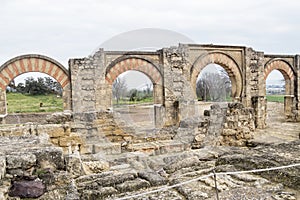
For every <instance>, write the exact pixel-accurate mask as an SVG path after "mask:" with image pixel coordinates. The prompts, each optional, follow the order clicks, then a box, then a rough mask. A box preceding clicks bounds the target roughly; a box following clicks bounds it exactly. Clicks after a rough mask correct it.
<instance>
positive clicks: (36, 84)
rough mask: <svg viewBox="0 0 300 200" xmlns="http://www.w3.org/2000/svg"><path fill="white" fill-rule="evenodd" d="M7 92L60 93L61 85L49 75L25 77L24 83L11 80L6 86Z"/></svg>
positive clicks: (30, 93) (31, 93)
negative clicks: (35, 77)
mask: <svg viewBox="0 0 300 200" xmlns="http://www.w3.org/2000/svg"><path fill="white" fill-rule="evenodd" d="M7 92H18V93H22V94H29V95H47V94H57V95H62V88H61V85H60V84H59V83H58V82H57V81H55V80H53V79H52V78H50V77H38V78H37V79H34V78H33V77H27V78H26V79H25V82H24V83H19V84H18V85H16V84H15V81H14V80H13V81H12V82H11V83H10V84H9V85H8V88H7Z"/></svg>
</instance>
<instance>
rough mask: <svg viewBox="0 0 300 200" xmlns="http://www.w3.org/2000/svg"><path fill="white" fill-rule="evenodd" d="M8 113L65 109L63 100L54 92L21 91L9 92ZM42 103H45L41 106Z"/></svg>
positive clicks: (7, 96)
mask: <svg viewBox="0 0 300 200" xmlns="http://www.w3.org/2000/svg"><path fill="white" fill-rule="evenodd" d="M6 100H7V111H8V113H33V112H59V111H62V110H63V100H62V98H61V97H57V96H56V95H54V94H51V95H27V94H20V93H11V92H10V93H7V94H6ZM40 103H42V104H43V106H42V107H40Z"/></svg>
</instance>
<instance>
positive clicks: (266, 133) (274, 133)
mask: <svg viewBox="0 0 300 200" xmlns="http://www.w3.org/2000/svg"><path fill="white" fill-rule="evenodd" d="M299 134H300V123H299V122H285V117H284V110H283V104H282V103H276V102H269V103H268V105H267V128H266V129H262V130H260V129H256V131H255V135H254V137H255V138H254V140H255V141H258V142H263V143H281V142H284V141H293V140H297V139H299V136H300V135H299Z"/></svg>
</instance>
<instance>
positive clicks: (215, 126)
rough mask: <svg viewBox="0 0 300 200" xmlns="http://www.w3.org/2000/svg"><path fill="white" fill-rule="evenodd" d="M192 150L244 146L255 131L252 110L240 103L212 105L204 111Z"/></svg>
mask: <svg viewBox="0 0 300 200" xmlns="http://www.w3.org/2000/svg"><path fill="white" fill-rule="evenodd" d="M204 116H205V117H204V119H202V121H200V122H199V123H198V129H197V132H198V133H197V134H196V136H195V138H194V141H193V143H192V148H201V147H203V146H206V145H229V146H245V145H246V143H247V141H248V140H250V139H252V138H253V131H254V130H255V123H254V120H255V119H254V110H253V109H252V108H245V107H244V106H243V104H241V103H228V104H227V103H225V104H224V103H222V104H214V105H212V106H211V109H210V110H205V111H204Z"/></svg>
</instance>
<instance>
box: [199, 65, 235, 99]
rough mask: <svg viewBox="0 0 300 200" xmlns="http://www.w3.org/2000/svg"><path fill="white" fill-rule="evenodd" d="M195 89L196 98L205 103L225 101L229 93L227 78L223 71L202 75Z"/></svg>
mask: <svg viewBox="0 0 300 200" xmlns="http://www.w3.org/2000/svg"><path fill="white" fill-rule="evenodd" d="M196 87H197V88H196V94H197V97H198V98H199V99H202V100H205V101H207V100H210V101H225V100H226V98H227V97H228V96H229V95H230V92H231V82H230V79H229V76H228V74H227V73H226V71H225V70H223V69H222V70H218V71H217V72H206V73H204V74H202V75H201V78H200V79H199V80H198V81H197V84H196Z"/></svg>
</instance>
